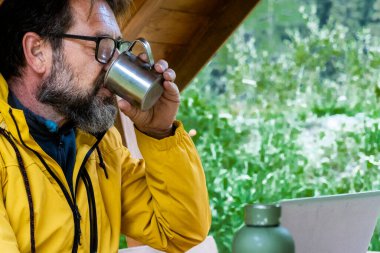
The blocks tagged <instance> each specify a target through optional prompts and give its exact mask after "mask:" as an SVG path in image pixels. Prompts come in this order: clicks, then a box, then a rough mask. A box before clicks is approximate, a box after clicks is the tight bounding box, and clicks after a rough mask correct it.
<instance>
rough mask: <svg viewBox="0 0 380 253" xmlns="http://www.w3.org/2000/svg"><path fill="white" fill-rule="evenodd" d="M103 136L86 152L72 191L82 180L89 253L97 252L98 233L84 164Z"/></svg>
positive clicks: (89, 182)
mask: <svg viewBox="0 0 380 253" xmlns="http://www.w3.org/2000/svg"><path fill="white" fill-rule="evenodd" d="M104 135H105V132H104V133H102V134H100V135H98V136H96V138H97V141H96V142H95V144H94V145H93V146H92V147H91V148H90V150H89V151H88V152H87V154H86V156H85V157H84V159H83V161H82V164H81V166H80V169H79V173H78V176H77V180H76V182H75V191H74V192H75V193H76V192H77V189H78V184H79V178H82V180H83V183H84V185H85V187H86V192H87V200H88V206H89V210H90V253H94V252H97V248H98V231H97V217H96V205H95V196H94V189H93V187H92V184H91V179H90V176H89V175H88V172H87V170H86V168H85V164H86V163H87V160H88V159H89V158H90V155H91V154H92V152H94V150H95V148H96V147H97V146H98V144H99V142H100V141H101V140H102V138H103V136H104ZM75 198H76V196H75Z"/></svg>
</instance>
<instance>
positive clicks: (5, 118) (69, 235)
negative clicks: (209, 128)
mask: <svg viewBox="0 0 380 253" xmlns="http://www.w3.org/2000/svg"><path fill="white" fill-rule="evenodd" d="M7 97H8V86H7V84H6V82H5V80H4V79H3V77H2V76H1V75H0V186H1V187H0V196H1V198H2V199H1V201H0V252H4V253H14V252H31V247H32V244H33V245H34V247H35V249H36V252H37V253H40V252H41V253H53V252H59V253H64V252H86V253H87V252H93V251H97V252H101V253H103V252H107V253H108V252H117V250H118V246H119V236H120V233H123V234H125V235H128V236H130V237H132V238H134V239H136V240H138V241H141V242H143V243H145V244H148V245H151V246H152V247H155V248H157V249H160V250H163V251H166V252H185V251H186V250H187V249H189V248H191V247H192V246H194V245H196V244H198V243H200V242H201V241H203V240H204V238H205V237H206V235H207V233H208V230H209V227H210V222H211V221H210V220H211V218H210V209H209V204H208V196H207V191H206V184H205V176H204V173H203V169H202V165H201V162H200V160H199V156H198V154H197V151H196V149H195V147H194V144H193V143H192V141H191V139H190V138H189V136H188V135H187V133H186V132H185V131H184V129H183V127H182V125H181V124H180V123H177V129H176V133H175V135H174V136H171V137H168V138H165V139H163V140H156V139H153V138H150V137H148V136H146V135H144V134H142V133H140V132H138V131H136V135H137V140H138V143H139V148H140V150H141V153H142V154H143V156H144V159H145V160H144V161H143V160H135V159H133V158H131V156H130V153H129V151H128V150H127V149H126V148H125V147H124V146H123V145H122V141H121V137H120V135H119V133H118V131H117V130H116V129H115V128H112V129H110V130H109V131H107V133H106V134H105V135H104V136H103V137H99V136H98V137H95V136H92V135H90V134H88V133H85V132H83V131H81V130H76V144H77V154H76V162H75V167H74V173H73V182H74V183H73V185H74V186H73V189H70V187H69V186H68V184H67V181H66V179H65V176H64V173H63V171H62V169H61V168H60V166H59V165H58V164H57V162H56V161H55V160H54V159H52V158H51V157H50V156H48V155H47V154H46V153H45V152H44V151H43V150H42V149H41V147H40V146H39V145H38V144H37V143H36V142H35V141H34V140H33V138H32V136H31V135H30V134H29V131H28V126H27V124H26V121H25V117H24V114H23V112H22V111H20V110H17V109H14V108H11V107H10V106H9V105H8V104H7ZM96 147H98V149H99V150H97V148H96Z"/></svg>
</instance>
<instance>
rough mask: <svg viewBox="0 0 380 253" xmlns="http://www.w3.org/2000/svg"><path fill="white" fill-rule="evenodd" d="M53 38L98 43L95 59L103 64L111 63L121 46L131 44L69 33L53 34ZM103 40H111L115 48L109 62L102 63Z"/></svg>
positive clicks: (106, 37) (101, 37) (104, 37)
mask: <svg viewBox="0 0 380 253" xmlns="http://www.w3.org/2000/svg"><path fill="white" fill-rule="evenodd" d="M51 36H54V37H57V38H69V39H77V40H86V41H94V42H95V43H96V48H95V59H96V61H97V62H99V63H102V64H107V63H109V62H110V61H111V59H112V57H113V55H114V54H115V51H116V49H120V47H121V45H123V44H125V43H128V44H129V45H130V44H131V42H130V41H127V40H122V39H114V38H112V37H109V36H84V35H75V34H67V33H62V34H51ZM103 39H111V40H113V42H114V43H115V46H114V48H113V50H112V54H111V56H110V57H109V59H108V60H107V61H101V60H99V59H98V51H99V45H100V42H101V41H102V40H103Z"/></svg>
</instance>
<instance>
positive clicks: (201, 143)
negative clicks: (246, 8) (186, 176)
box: [178, 0, 380, 253]
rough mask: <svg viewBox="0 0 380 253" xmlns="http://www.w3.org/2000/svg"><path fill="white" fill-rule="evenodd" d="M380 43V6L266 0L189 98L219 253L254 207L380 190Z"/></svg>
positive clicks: (186, 110)
mask: <svg viewBox="0 0 380 253" xmlns="http://www.w3.org/2000/svg"><path fill="white" fill-rule="evenodd" d="M379 34H380V0H364V1H363V0H349V1H347V0H277V1H276V0H262V1H261V3H260V4H259V6H258V7H257V8H256V9H255V10H254V11H253V13H252V14H251V15H250V17H249V18H248V19H247V20H246V21H245V22H244V24H243V25H242V27H241V28H240V29H238V30H237V31H236V32H235V33H234V35H233V36H232V37H231V39H230V40H229V41H228V43H227V44H226V45H225V46H224V47H223V48H222V49H221V50H220V51H219V52H218V53H217V54H216V55H215V57H214V58H213V59H212V60H211V62H210V63H209V64H208V65H207V66H206V67H205V68H204V69H203V70H202V72H201V73H200V74H199V75H198V76H197V77H196V79H195V80H194V81H193V82H192V83H191V84H190V85H189V86H188V88H186V90H185V91H184V92H183V95H182V99H183V101H182V105H181V108H180V114H179V117H178V118H179V119H180V120H182V121H183V122H184V123H185V126H186V128H187V130H190V129H195V130H196V131H197V135H196V136H195V137H193V139H194V142H195V144H196V146H197V147H198V150H199V153H200V155H201V157H202V160H203V166H204V169H205V172H206V177H207V184H208V190H209V195H210V202H211V208H212V215H213V223H212V228H211V232H210V233H211V235H213V236H214V238H215V239H216V241H217V244H218V248H219V252H220V253H230V252H231V242H232V238H233V234H234V232H235V231H236V230H237V229H238V228H239V227H240V226H241V225H242V224H243V207H244V206H245V205H246V204H247V203H254V202H261V203H271V202H276V201H279V200H281V199H285V198H298V197H310V196H319V195H327V194H339V193H348V192H359V191H367V190H374V189H380V173H379V165H380V152H379V151H380V146H379V141H380V129H379V123H380V119H379V114H380V108H379V98H380V86H379V80H380V68H379V67H380V41H379ZM379 228H380V226H379ZM377 230H378V231H377V232H376V233H375V235H374V237H373V239H372V242H371V244H372V246H371V249H372V250H378V251H380V233H379V232H380V229H377Z"/></svg>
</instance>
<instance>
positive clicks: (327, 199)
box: [281, 191, 380, 253]
mask: <svg viewBox="0 0 380 253" xmlns="http://www.w3.org/2000/svg"><path fill="white" fill-rule="evenodd" d="M281 206H282V215H281V224H282V226H284V227H285V228H287V229H288V230H289V232H290V233H291V235H292V236H293V239H294V242H295V246H296V253H366V252H367V250H368V246H369V243H370V241H371V238H372V234H373V232H374V229H375V226H376V222H377V218H378V217H379V214H380V191H372V192H361V193H354V194H342V195H333V196H322V197H314V198H301V199H293V200H284V201H282V202H281Z"/></svg>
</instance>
